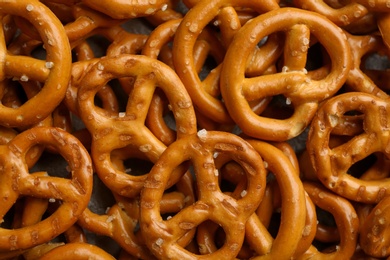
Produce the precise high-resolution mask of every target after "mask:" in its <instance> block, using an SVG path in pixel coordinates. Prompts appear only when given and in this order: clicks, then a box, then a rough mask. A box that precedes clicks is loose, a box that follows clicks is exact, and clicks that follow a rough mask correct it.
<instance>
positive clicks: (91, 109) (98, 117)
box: [78, 54, 196, 197]
mask: <svg viewBox="0 0 390 260" xmlns="http://www.w3.org/2000/svg"><path fill="white" fill-rule="evenodd" d="M123 77H134V79H135V81H134V85H133V87H132V90H131V93H129V98H128V101H127V105H126V111H125V112H120V113H112V112H109V111H107V110H104V109H102V108H100V107H97V106H95V100H94V97H95V95H96V93H97V92H98V91H99V90H100V89H101V88H103V87H104V86H105V85H106V84H107V83H108V82H109V81H110V80H112V79H119V78H123ZM157 87H158V88H159V89H161V90H162V91H163V92H164V93H165V95H166V97H167V99H168V101H169V104H170V107H171V109H172V113H173V116H174V119H175V120H176V121H175V123H176V128H177V132H176V133H177V138H182V137H183V136H186V135H188V134H192V133H195V132H196V118H195V113H194V110H193V106H192V102H191V99H190V97H189V96H188V94H187V92H186V91H185V88H184V86H183V84H182V83H181V82H180V80H179V78H178V77H177V75H176V74H175V73H174V71H173V70H172V69H171V68H170V67H168V65H165V64H164V63H162V62H160V61H158V60H155V59H152V58H148V57H146V56H141V55H131V54H123V55H119V56H116V57H107V58H101V59H100V60H99V62H97V63H96V64H94V65H93V66H92V67H91V69H90V70H89V71H88V73H87V74H86V75H85V76H84V78H83V79H82V81H81V82H80V88H79V90H78V106H79V111H80V116H81V118H82V120H83V122H84V124H85V125H86V127H87V129H88V130H89V132H90V133H91V135H92V137H93V140H92V147H91V156H92V159H93V161H94V164H95V167H96V172H97V174H98V175H99V177H100V178H101V180H102V181H103V182H104V183H105V184H106V185H107V187H109V188H110V189H111V190H112V191H115V192H116V193H117V194H120V195H122V196H126V197H134V196H137V195H138V194H139V192H140V190H141V189H142V186H143V182H144V180H145V178H146V175H142V176H135V175H130V174H128V173H126V172H125V171H121V170H118V169H117V168H115V166H114V165H113V163H112V160H111V154H112V152H113V151H114V150H119V149H122V148H123V149H128V150H135V151H138V154H142V157H144V158H145V157H146V158H147V159H148V160H150V161H151V162H153V163H154V162H155V161H156V160H157V159H158V158H159V156H160V154H161V153H162V152H163V151H164V150H165V148H166V146H165V145H164V144H163V143H162V142H161V141H160V140H159V139H158V138H157V137H156V136H154V135H153V133H152V132H151V131H150V130H149V129H148V128H147V127H146V126H145V119H146V116H147V113H148V110H149V107H150V103H151V102H152V98H153V93H154V92H155V90H156V88H157ZM131 153H132V154H134V152H131ZM124 159H127V158H124ZM174 183H175V182H173V184H174Z"/></svg>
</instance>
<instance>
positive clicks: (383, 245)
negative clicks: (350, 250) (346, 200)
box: [360, 197, 390, 257]
mask: <svg viewBox="0 0 390 260" xmlns="http://www.w3.org/2000/svg"><path fill="white" fill-rule="evenodd" d="M389 199H390V197H385V198H383V199H382V200H381V201H380V202H379V203H378V204H377V205H376V206H375V207H374V208H373V209H372V210H371V212H370V213H369V214H368V215H367V217H366V219H365V221H364V223H363V224H362V227H361V233H360V246H361V248H362V249H363V251H364V252H365V253H367V254H369V255H370V256H374V257H388V256H389V255H390V251H389V242H388V241H389V236H388V234H387V232H386V230H387V229H388V223H389V205H390V204H389Z"/></svg>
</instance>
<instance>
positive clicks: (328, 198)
mask: <svg viewBox="0 0 390 260" xmlns="http://www.w3.org/2000/svg"><path fill="white" fill-rule="evenodd" d="M303 186H304V188H305V190H306V192H307V193H308V195H309V196H310V198H311V199H312V201H313V203H314V204H315V205H316V206H318V207H320V208H322V209H324V210H326V211H328V212H330V213H331V214H332V215H333V216H334V218H335V220H336V225H337V228H338V229H339V233H340V243H339V245H337V246H336V247H335V248H334V249H333V250H331V251H330V252H320V251H318V250H317V249H316V248H315V247H314V246H311V247H310V248H309V250H308V251H306V252H305V253H304V254H303V255H301V256H299V257H298V259H311V258H315V259H348V258H350V257H351V256H352V255H353V254H354V252H355V248H356V245H357V240H358V230H359V219H358V217H357V214H356V211H355V209H354V208H353V206H352V204H351V203H350V202H349V201H348V200H346V199H344V198H342V197H340V196H338V195H336V194H334V193H331V192H330V191H328V190H327V189H325V188H324V187H323V186H321V185H319V184H315V183H310V182H304V183H303Z"/></svg>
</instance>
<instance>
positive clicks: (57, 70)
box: [0, 0, 71, 126]
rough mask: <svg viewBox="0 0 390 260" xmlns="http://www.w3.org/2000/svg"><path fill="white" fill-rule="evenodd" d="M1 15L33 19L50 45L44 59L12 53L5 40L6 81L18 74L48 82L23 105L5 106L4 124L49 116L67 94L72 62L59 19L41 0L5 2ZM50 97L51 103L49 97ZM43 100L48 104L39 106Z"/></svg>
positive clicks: (1, 112)
mask: <svg viewBox="0 0 390 260" xmlns="http://www.w3.org/2000/svg"><path fill="white" fill-rule="evenodd" d="M1 14H2V15H3V16H4V15H7V14H12V15H16V16H22V17H23V18H25V19H27V20H28V21H29V22H31V23H32V24H33V26H34V27H35V28H37V29H38V32H39V33H40V36H41V39H42V40H43V42H44V46H45V48H46V52H47V55H46V62H44V61H41V60H38V59H36V58H32V57H27V56H22V55H10V54H9V53H7V50H6V46H5V42H4V41H2V42H1V47H0V48H1V52H2V53H3V57H4V58H3V63H2V66H1V67H2V68H1V73H0V74H1V77H0V78H1V79H2V80H4V79H5V78H6V77H11V78H12V77H16V78H22V80H29V79H30V80H38V81H40V82H45V84H44V87H43V88H42V90H41V91H40V93H39V94H37V95H36V96H35V97H34V98H32V99H30V100H28V101H27V102H26V103H24V104H23V105H22V106H21V107H19V108H17V109H15V108H7V107H4V106H2V105H1V109H0V115H1V120H0V123H1V124H2V125H6V126H22V125H23V126H26V125H32V124H34V123H36V122H38V121H40V120H41V119H42V118H45V117H47V116H48V115H49V114H50V113H51V112H52V111H53V110H54V108H55V107H56V106H57V105H58V104H59V102H60V101H61V100H62V99H63V97H64V95H65V91H66V87H67V84H68V81H69V77H70V65H71V55H70V47H69V42H68V41H67V37H66V34H65V32H64V29H63V27H62V24H61V23H60V21H59V20H58V18H57V17H56V16H54V14H53V13H52V12H51V11H50V9H48V8H47V7H46V6H45V5H43V4H41V3H40V2H39V1H35V0H34V1H24V0H22V1H19V0H18V1H7V2H5V3H3V4H2V9H1ZM0 27H1V28H3V27H2V26H0ZM40 28H41V29H40ZM42 28H44V29H42ZM1 30H2V29H1ZM2 34H3V31H2ZM48 96H50V102H49V101H48V100H47V97H48ZM43 100H45V101H46V105H45V106H41V105H38V104H42V103H43Z"/></svg>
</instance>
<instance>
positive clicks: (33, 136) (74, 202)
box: [0, 127, 92, 251]
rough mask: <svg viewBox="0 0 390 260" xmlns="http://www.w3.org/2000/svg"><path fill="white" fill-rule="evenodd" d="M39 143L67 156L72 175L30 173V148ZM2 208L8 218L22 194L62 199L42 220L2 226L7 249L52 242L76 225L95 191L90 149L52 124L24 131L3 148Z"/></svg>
mask: <svg viewBox="0 0 390 260" xmlns="http://www.w3.org/2000/svg"><path fill="white" fill-rule="evenodd" d="M36 144H43V145H50V146H51V147H53V148H55V149H56V150H57V151H58V152H59V153H60V154H61V155H62V156H63V157H64V158H65V160H67V162H68V164H69V167H70V170H71V177H70V178H69V179H66V178H60V177H51V176H48V175H46V174H44V175H45V176H42V172H41V173H36V174H34V173H29V170H28V169H27V166H26V165H25V159H24V158H25V156H26V153H27V152H28V150H29V149H30V148H31V147H33V146H34V145H36ZM0 149H1V150H2V153H1V159H0V160H1V165H2V168H1V169H2V174H1V176H0V178H1V182H0V183H1V185H2V188H1V191H0V192H1V197H2V201H3V202H4V203H3V204H2V205H3V207H2V209H1V212H0V216H1V218H4V215H5V214H6V212H7V211H8V210H9V209H10V208H11V207H12V205H13V204H14V203H15V201H16V200H17V199H18V197H20V196H34V197H37V198H44V199H56V200H61V201H62V204H61V206H60V207H59V208H58V210H56V211H55V212H54V213H53V214H51V215H50V216H49V217H47V218H45V219H44V220H42V221H41V222H39V223H36V224H34V225H29V226H26V227H22V228H19V229H14V230H12V229H6V228H1V229H0V233H1V236H0V237H1V238H0V240H1V241H2V242H1V246H0V249H1V250H2V251H4V250H9V251H13V250H21V249H27V248H30V247H33V246H35V245H38V244H41V243H44V242H48V241H50V240H51V239H52V238H54V237H56V236H57V235H59V234H61V233H62V232H64V231H65V230H67V229H68V228H69V227H70V226H71V225H73V224H74V223H75V222H76V221H77V218H78V216H79V215H80V214H81V213H82V212H83V210H84V209H85V208H86V207H87V204H88V201H89V199H90V196H91V192H92V165H91V159H90V157H89V154H88V153H87V151H86V150H85V149H84V148H83V146H82V145H81V143H80V142H79V141H78V140H77V139H76V138H74V137H73V136H71V135H70V134H69V133H67V132H65V131H63V130H60V129H58V128H52V127H34V128H31V129H29V130H26V131H24V132H23V133H20V134H19V135H17V136H16V137H15V138H14V139H12V140H11V141H10V142H9V143H8V144H6V145H2V146H1V148H0Z"/></svg>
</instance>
